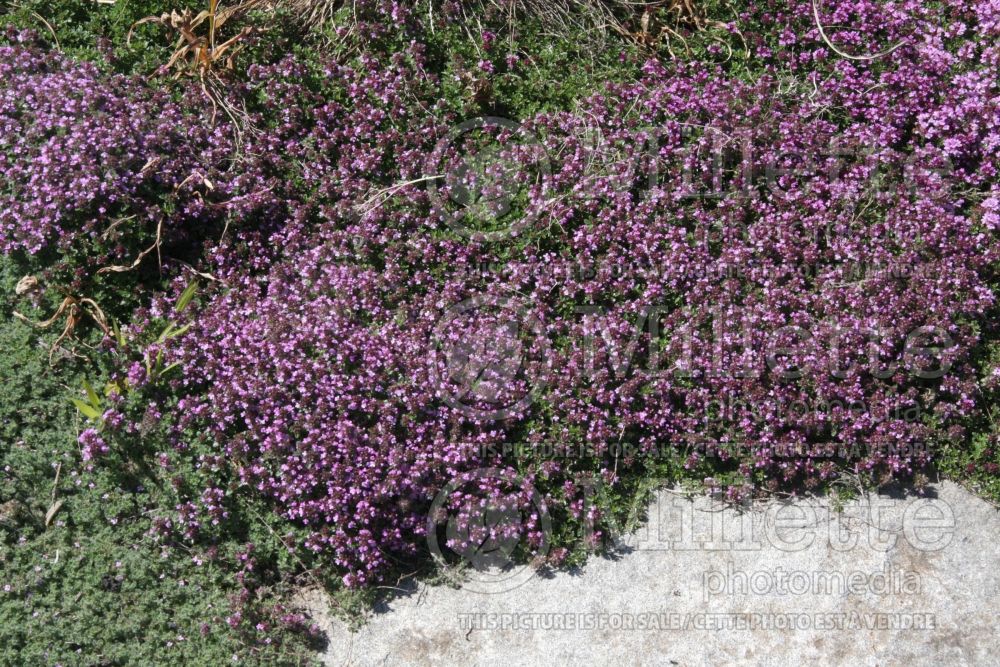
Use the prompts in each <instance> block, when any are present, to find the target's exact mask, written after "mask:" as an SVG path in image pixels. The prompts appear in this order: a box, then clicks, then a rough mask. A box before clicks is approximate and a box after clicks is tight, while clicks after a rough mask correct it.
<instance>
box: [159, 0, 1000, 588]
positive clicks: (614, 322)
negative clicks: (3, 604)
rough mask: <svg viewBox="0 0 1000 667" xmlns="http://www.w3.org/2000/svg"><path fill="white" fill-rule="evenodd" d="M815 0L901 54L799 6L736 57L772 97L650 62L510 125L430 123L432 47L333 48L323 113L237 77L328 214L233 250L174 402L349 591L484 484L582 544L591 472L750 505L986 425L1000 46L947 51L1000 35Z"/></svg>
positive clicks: (289, 68)
mask: <svg viewBox="0 0 1000 667" xmlns="http://www.w3.org/2000/svg"><path fill="white" fill-rule="evenodd" d="M818 9H819V10H820V11H819V14H820V16H821V17H823V18H824V20H825V21H826V22H828V23H829V24H833V23H836V24H838V25H839V24H848V23H850V24H851V25H852V26H854V28H852V29H836V30H834V29H831V28H826V29H825V33H824V35H825V37H826V39H827V40H829V41H831V42H834V43H837V44H841V45H843V46H842V48H843V49H847V48H849V47H850V48H852V49H854V50H855V51H856V52H857V53H861V52H867V53H875V52H878V51H880V50H883V46H882V45H883V44H884V43H890V44H896V43H902V44H903V45H902V46H901V47H899V48H896V49H892V50H891V53H888V54H886V55H884V56H882V57H880V58H878V59H862V60H853V59H849V58H848V59H845V58H842V57H840V56H838V55H836V54H835V53H834V52H832V51H831V49H830V48H829V47H828V46H827V45H826V43H825V41H824V39H823V37H822V36H821V35H820V34H819V30H818V28H817V24H816V22H815V20H814V16H813V12H812V10H811V8H810V7H799V6H797V5H796V6H793V7H789V8H775V9H773V10H769V11H770V12H771V14H772V18H773V20H775V21H777V22H778V23H779V24H780V25H786V26H787V29H786V30H785V31H784V32H782V33H780V40H781V41H782V42H783V43H786V44H789V45H791V44H794V43H800V44H801V46H799V47H798V48H796V49H790V50H789V51H788V52H787V54H784V55H780V56H774V55H773V52H772V51H770V46H769V45H767V44H765V43H764V42H763V41H757V42H755V43H750V44H748V48H749V49H752V50H754V51H755V52H756V54H758V55H759V56H760V57H764V58H770V59H772V61H773V62H772V65H771V66H770V68H769V69H768V71H767V73H766V74H765V75H763V76H762V77H760V78H759V79H758V80H756V81H752V82H747V81H741V80H739V79H736V78H732V77H728V76H726V75H725V73H724V71H723V70H722V69H720V68H713V67H710V66H705V65H696V64H683V63H678V64H669V65H665V64H661V63H658V62H655V61H651V62H649V63H648V64H647V66H646V67H645V70H644V76H643V78H642V80H641V81H638V82H636V83H634V84H623V85H611V86H608V88H607V89H606V90H604V91H603V92H601V93H599V94H597V95H594V96H593V97H591V98H589V99H586V100H582V101H581V103H580V107H579V109H578V111H577V112H576V113H573V114H542V115H539V116H537V117H534V118H529V119H525V120H524V122H523V123H520V124H517V126H516V127H515V128H512V127H509V126H504V125H503V124H500V125H498V126H491V125H490V124H489V123H488V122H479V123H473V124H472V125H469V124H466V125H464V126H463V125H461V124H459V123H458V122H457V121H458V119H455V122H454V123H449V122H448V121H449V120H451V118H450V117H449V116H448V115H447V114H446V113H439V114H437V115H433V114H428V113H426V112H425V109H426V107H423V106H421V105H420V103H419V100H420V99H423V100H426V101H427V103H429V104H435V98H434V95H435V90H436V86H438V85H439V83H438V82H437V81H436V80H435V79H434V77H432V76H430V75H428V74H427V73H426V70H425V68H423V67H422V63H423V58H424V55H423V52H422V50H421V48H420V46H419V45H418V44H417V45H413V46H411V47H410V49H409V50H408V51H407V52H405V53H401V54H399V55H397V56H396V57H395V58H394V59H393V60H392V61H391V62H379V61H377V60H376V59H367V60H364V61H363V62H362V63H361V65H360V66H358V67H353V68H348V67H344V66H339V65H331V66H330V68H329V69H328V71H327V72H325V73H324V74H325V75H326V77H325V78H326V79H327V80H328V81H329V83H328V84H327V85H329V86H331V88H330V89H329V90H328V91H327V92H322V91H321V95H322V96H323V98H324V99H326V100H334V99H335V100H336V101H326V102H325V103H316V104H315V105H313V106H307V107H303V106H302V105H300V104H293V103H291V101H292V100H299V99H304V98H308V97H309V94H310V93H309V92H308V91H306V90H305V89H304V87H303V86H302V85H301V84H300V83H297V82H296V81H297V79H298V74H297V72H298V70H297V66H296V65H295V64H294V62H293V61H291V60H289V61H286V62H285V63H282V64H281V65H280V66H279V67H276V68H271V69H264V68H261V69H256V70H254V76H255V77H258V79H257V80H258V81H261V82H264V81H268V82H269V83H268V90H269V91H270V92H271V94H272V95H273V98H272V100H271V103H273V104H276V105H278V106H279V107H281V108H286V109H289V110H294V113H295V114H296V115H295V116H294V117H293V119H291V120H290V121H289V122H290V123H292V122H294V123H295V124H297V125H298V126H299V127H304V128H308V129H307V130H306V131H305V133H304V135H303V136H302V141H301V142H300V143H298V144H296V145H295V146H290V145H289V146H287V148H286V149H287V150H288V151H289V152H290V154H291V155H292V156H293V157H294V158H295V159H296V160H298V161H299V162H301V163H302V164H304V165H306V167H305V169H304V170H303V171H302V173H301V184H300V187H302V188H303V189H304V190H305V191H307V192H309V193H310V194H311V195H312V196H313V197H314V199H313V200H312V202H313V203H312V204H310V206H308V207H305V208H302V209H300V212H301V215H300V216H298V217H296V218H295V220H294V221H292V222H290V223H289V224H287V225H285V226H284V227H283V228H282V229H281V230H280V231H278V232H277V233H276V234H275V235H273V236H272V237H271V238H270V240H269V241H268V243H267V244H266V245H268V246H270V248H272V249H273V250H271V251H266V252H263V251H262V252H261V253H260V254H259V255H258V261H256V262H255V263H254V265H253V268H250V269H247V268H244V267H241V266H239V264H238V263H234V262H231V261H226V260H222V265H223V267H224V271H222V272H220V275H223V277H224V279H225V280H226V282H227V288H225V289H220V290H219V291H218V293H217V294H216V296H215V297H213V298H211V299H209V300H208V301H207V302H206V303H205V304H204V306H203V308H202V309H200V310H199V311H198V312H197V314H196V315H194V316H193V319H192V320H191V322H190V323H191V329H190V330H189V331H188V333H187V334H186V335H185V336H183V337H181V338H180V339H179V340H178V341H177V342H176V344H174V345H169V346H166V347H165V348H164V352H163V353H164V355H165V356H166V358H167V359H169V360H176V361H180V362H182V367H183V369H184V370H183V378H182V379H179V380H178V381H177V385H178V387H179V388H181V390H182V391H183V392H186V393H187V394H188V395H187V396H186V397H185V399H184V408H183V409H184V410H185V411H186V412H188V413H190V415H197V416H198V417H197V420H203V421H200V422H199V423H203V425H204V427H205V428H206V429H209V430H210V432H211V433H212V434H213V436H214V438H215V439H216V441H217V443H218V447H219V450H220V452H223V453H224V454H225V456H226V460H227V461H228V462H229V463H230V465H231V466H232V471H233V474H234V476H235V478H236V479H237V480H238V482H239V484H240V485H241V488H247V489H252V490H253V492H254V493H259V494H262V495H263V496H264V497H267V498H269V499H271V501H272V502H273V503H274V507H275V511H277V512H279V513H280V514H281V516H283V517H284V518H285V519H286V520H287V521H289V522H290V523H291V524H293V525H297V526H299V527H300V528H301V529H303V530H305V531H306V536H305V537H304V538H303V539H302V543H301V546H302V547H303V548H304V549H305V550H306V551H307V552H309V553H311V554H312V555H313V556H314V557H317V558H321V559H322V558H329V560H330V561H331V562H333V563H334V564H336V566H338V568H340V569H341V570H342V571H344V572H346V576H345V582H347V583H348V584H349V585H363V584H370V583H372V582H375V581H378V580H379V578H380V577H381V576H384V574H385V573H386V572H387V571H389V570H391V569H393V567H395V566H394V563H395V561H396V559H398V558H401V557H412V556H413V555H414V554H417V553H420V552H421V551H423V550H424V548H425V547H424V544H425V543H424V538H425V531H426V530H427V525H428V524H427V512H428V510H429V509H430V508H431V506H432V501H433V500H434V498H435V496H436V494H438V492H439V491H440V490H441V489H442V488H444V487H445V486H446V485H448V483H449V482H450V481H451V480H454V479H467V476H468V475H475V474H476V471H477V470H481V469H483V468H489V469H496V470H501V471H506V474H510V475H516V476H517V477H518V478H519V479H520V480H522V482H523V483H525V484H527V486H522V487H521V488H522V490H523V489H524V488H533V489H538V490H540V492H541V494H542V497H543V500H544V503H545V507H546V511H547V512H549V513H550V514H552V515H553V516H554V517H556V520H557V521H558V525H559V526H560V531H563V532H562V533H561V534H562V535H564V536H566V535H574V534H575V535H576V536H577V537H579V536H581V535H583V534H585V531H588V529H589V528H590V527H591V526H592V525H595V524H596V525H597V526H598V528H599V527H600V526H601V525H602V517H603V516H605V515H604V514H603V512H604V511H605V510H607V508H606V507H601V506H594V505H593V504H592V501H593V499H594V497H600V493H601V492H599V491H598V492H596V493H597V496H594V493H595V491H594V489H595V488H596V487H601V486H602V485H603V486H604V487H605V488H611V489H614V488H617V486H618V485H622V484H629V483H630V480H634V479H635V478H636V477H637V476H642V475H649V474H657V473H662V472H664V471H674V472H676V470H677V469H678V468H679V467H681V466H683V467H685V468H687V469H688V474H694V475H698V476H699V477H704V478H705V482H706V484H707V485H708V486H709V487H714V488H720V489H725V490H726V492H727V494H728V497H729V498H731V499H734V500H737V499H740V498H744V497H746V496H748V495H749V494H751V493H753V489H754V487H756V486H758V485H764V486H767V487H768V488H771V489H774V490H796V489H801V488H811V487H815V486H817V485H819V484H822V483H829V482H831V481H834V480H836V479H837V478H838V477H839V476H841V475H843V474H845V473H848V474H857V475H863V476H867V477H870V478H872V479H874V480H875V481H878V482H884V481H887V480H891V479H897V478H914V477H915V476H917V475H918V474H919V473H920V472H921V471H922V470H923V469H924V467H925V466H926V464H927V463H928V462H929V460H930V459H931V457H932V455H933V453H934V451H935V450H936V449H937V448H939V447H941V446H943V445H944V444H945V443H949V442H952V441H954V440H955V439H956V438H960V437H962V432H961V422H962V419H963V418H964V417H966V416H968V415H970V414H972V413H973V412H974V411H975V410H976V409H977V391H978V387H977V382H978V380H977V377H976V374H975V370H974V367H973V365H972V363H971V358H970V355H971V352H972V350H973V349H974V347H975V346H976V344H977V342H978V340H979V336H978V324H977V323H978V322H980V321H981V319H982V318H983V317H984V316H985V314H986V313H987V311H988V309H989V308H991V306H992V305H993V303H994V296H993V293H992V291H991V289H990V285H991V280H992V269H993V266H995V262H996V260H997V254H996V252H997V246H996V222H997V220H996V213H995V210H996V200H997V186H996V175H997V168H998V163H997V158H996V155H997V153H996V150H995V149H996V147H997V144H998V137H1000V128H998V125H997V123H998V118H1000V115H998V113H997V112H998V109H997V96H996V94H995V91H994V90H993V88H992V87H991V86H992V85H993V84H992V80H993V79H992V77H993V69H992V68H993V67H994V65H995V64H996V62H997V58H998V51H997V47H996V45H995V43H993V42H991V41H988V40H983V41H980V42H978V43H977V44H972V43H968V42H963V46H962V47H961V48H959V49H957V50H956V49H951V48H950V43H951V42H950V40H951V37H952V36H953V35H957V34H960V33H961V31H962V30H963V29H964V28H963V25H971V24H976V25H977V26H978V29H979V30H982V31H984V34H991V35H995V34H996V30H997V27H996V26H997V7H996V6H994V5H992V4H989V3H980V4H978V5H975V6H974V7H972V8H969V7H965V6H958V5H954V6H949V7H945V8H942V9H938V10H933V11H932V10H929V9H925V8H922V7H919V6H916V5H914V4H908V5H905V6H900V7H897V8H895V9H894V10H893V11H891V12H889V11H888V10H887V8H886V6H883V5H881V4H877V3H857V2H852V3H850V4H848V3H839V2H838V3H833V2H829V3H822V4H821V6H819V7H818ZM762 11H763V10H762ZM887 12H888V18H887ZM848 19H850V21H849V20H848ZM942 25H944V26H949V27H947V28H941V27H939V26H942ZM840 48H841V47H838V49H840ZM945 90H947V91H949V93H948V94H947V95H944V94H942V93H941V91H945ZM332 91H335V92H332ZM413 91H418V92H417V93H413ZM958 119H961V122H958ZM456 127H459V128H464V129H463V131H465V132H466V135H468V137H470V140H469V141H468V142H466V143H462V141H460V140H459V139H457V138H456V135H455V129H454V128H456ZM282 131H290V129H289V128H283V129H282ZM525 137H527V138H528V140H525ZM491 141H493V142H494V143H493V144H492V146H493V148H492V149H490V148H488V146H489V145H490V142H491ZM540 156H541V157H540ZM511 163H513V164H515V165H516V166H517V167H518V171H517V173H518V174H519V176H516V177H515V178H514V180H513V183H514V184H515V185H516V188H515V189H516V192H513V193H511V192H510V190H509V189H505V187H508V186H509V184H510V182H511V181H506V182H505V181H504V180H503V178H504V175H505V173H507V172H504V171H503V169H502V166H503V165H509V164H511ZM476 165H485V167H483V168H480V167H477V166H476ZM524 174H531V175H532V177H531V178H527V179H525V178H523V176H524ZM498 183H499V184H500V185H498ZM504 183H507V185H506V186H505V185H504ZM508 195H510V196H509V197H508ZM477 197H479V199H477ZM477 202H479V203H482V204H484V205H482V206H480V205H478V204H477ZM190 419H194V417H190V416H185V420H190ZM515 444H516V445H517V447H516V448H515V451H516V452H517V455H516V456H512V455H511V454H510V453H509V451H510V449H509V448H510V446H511V445H515ZM671 466H677V467H676V468H675V467H671ZM480 492H481V493H482V494H485V496H487V497H493V496H495V495H497V494H500V488H499V487H498V486H497V485H496V484H494V483H493V482H484V483H483V484H482V488H481V489H480ZM193 502H195V504H196V505H197V503H198V502H199V501H197V500H195V501H193ZM456 502H458V504H459V506H462V503H469V502H473V501H472V500H470V499H469V498H466V497H461V498H459V500H458V501H456ZM509 503H511V504H513V505H516V506H524V505H525V504H526V503H528V499H527V498H525V497H521V496H515V497H513V498H512V499H509ZM204 511H206V512H208V511H209V509H208V507H207V506H206V507H205V510H204ZM187 516H188V517H189V519H190V520H191V521H195V520H196V519H195V518H194V516H195V515H194V514H190V513H189V514H188V515H187ZM183 526H184V521H183V520H182V521H180V522H179V523H178V530H182V529H183ZM509 529H510V527H509V526H507V525H503V526H498V527H496V530H497V531H498V532H503V531H508V530H509ZM517 530H518V531H519V532H518V534H519V535H520V536H521V537H524V538H526V542H525V544H526V545H527V546H528V547H529V548H530V547H537V546H539V545H541V544H542V543H543V542H545V537H546V536H545V535H544V534H543V533H544V531H543V529H542V527H541V524H540V523H539V522H538V521H537V520H531V521H528V522H526V523H525V524H523V525H521V526H520V527H519V528H518V529H517ZM488 532H489V530H488V529H487V533H488ZM460 533H461V531H460ZM473 533H475V531H474V530H473V527H472V526H466V527H465V533H464V534H465V535H472V534H473ZM586 534H589V535H590V536H591V539H595V533H590V532H586ZM480 537H481V536H480ZM509 537H510V535H508V534H506V533H504V534H496V535H493V536H492V538H493V539H497V540H503V539H508V538H509ZM599 537H600V531H599V530H598V532H597V533H596V538H599ZM470 539H471V538H470ZM449 545H450V546H451V547H452V548H454V549H455V550H459V551H460V550H462V549H463V548H465V547H467V546H468V545H467V544H465V543H464V540H463V538H462V537H461V536H454V535H453V536H452V537H451V540H450V542H449ZM563 555H564V554H563V552H553V553H552V554H550V556H551V558H552V559H553V560H554V561H555V562H558V560H559V559H560V558H561V557H562V556H563Z"/></svg>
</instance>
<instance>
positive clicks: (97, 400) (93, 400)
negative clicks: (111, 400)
mask: <svg viewBox="0 0 1000 667" xmlns="http://www.w3.org/2000/svg"><path fill="white" fill-rule="evenodd" d="M83 388H84V389H85V390H86V391H87V398H88V399H90V404H91V405H92V406H93V407H94V409H95V410H100V409H101V397H100V396H98V395H97V392H96V391H94V388H93V387H92V386H90V383H89V382H87V381H86V380H84V381H83Z"/></svg>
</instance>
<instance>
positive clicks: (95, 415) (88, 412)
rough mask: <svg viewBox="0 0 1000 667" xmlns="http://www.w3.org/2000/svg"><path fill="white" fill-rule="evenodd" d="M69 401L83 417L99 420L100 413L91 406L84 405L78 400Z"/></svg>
mask: <svg viewBox="0 0 1000 667" xmlns="http://www.w3.org/2000/svg"><path fill="white" fill-rule="evenodd" d="M70 400H72V401H73V405H75V406H76V409H77V410H79V411H80V412H81V413H83V416H84V417H88V418H90V419H100V417H101V413H100V412H98V411H97V410H95V409H94V407H93V406H92V405H89V404H87V403H84V402H83V401H81V400H80V399H78V398H74V399H70Z"/></svg>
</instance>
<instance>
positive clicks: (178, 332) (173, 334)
mask: <svg viewBox="0 0 1000 667" xmlns="http://www.w3.org/2000/svg"><path fill="white" fill-rule="evenodd" d="M190 328H191V325H190V324H185V325H184V326H182V327H181V328H179V329H175V330H174V331H171V332H170V334H169V335H168V336H167V338H177V337H178V336H183V335H184V334H186V333H187V330H188V329H190Z"/></svg>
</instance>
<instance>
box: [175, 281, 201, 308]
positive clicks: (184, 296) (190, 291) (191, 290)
mask: <svg viewBox="0 0 1000 667" xmlns="http://www.w3.org/2000/svg"><path fill="white" fill-rule="evenodd" d="M197 292H198V281H197V280H195V281H193V282H192V283H191V284H190V285H188V286H187V287H186V288H185V289H184V291H183V292H181V296H180V298H179V299H177V306H176V310H177V312H178V313H179V312H181V311H183V310H184V309H185V308H187V307H188V304H189V303H191V299H193V298H194V295H195V294H196V293H197Z"/></svg>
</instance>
